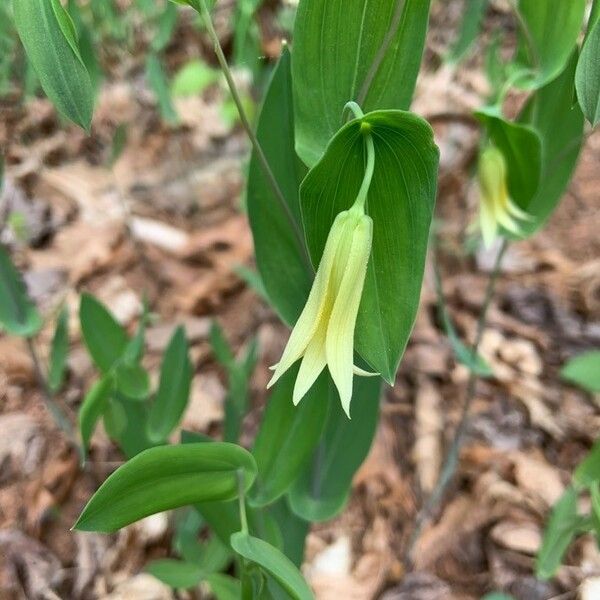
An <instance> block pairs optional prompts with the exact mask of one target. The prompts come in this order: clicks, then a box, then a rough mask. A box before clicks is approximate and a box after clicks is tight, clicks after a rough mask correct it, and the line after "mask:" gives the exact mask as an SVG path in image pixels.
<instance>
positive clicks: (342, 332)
mask: <svg viewBox="0 0 600 600" xmlns="http://www.w3.org/2000/svg"><path fill="white" fill-rule="evenodd" d="M363 131H365V132H366V143H367V149H368V159H367V168H366V172H365V178H364V180H363V184H362V186H361V189H360V191H359V194H358V197H357V199H356V202H355V203H354V205H353V206H352V207H351V208H350V209H349V210H344V211H342V212H341V213H339V214H338V215H337V216H336V218H335V220H334V222H333V225H332V226H331V230H330V231H329V235H328V236H327V242H326V243H325V249H324V251H323V256H322V257H321V262H320V263H319V267H318V269H317V274H316V276H315V280H314V282H313V286H312V289H311V290H310V294H309V296H308V300H307V302H306V305H305V306H304V309H303V310H302V313H301V315H300V317H299V318H298V321H297V322H296V325H295V326H294V329H293V330H292V333H291V335H290V339H289V340H288V343H287V345H286V347H285V350H284V351H283V355H282V356H281V360H280V361H279V363H277V365H275V366H274V367H272V368H273V369H274V370H275V372H274V374H273V377H272V378H271V381H269V384H268V386H267V387H271V386H272V385H273V384H274V383H275V382H276V381H277V380H278V379H279V378H280V377H281V376H282V375H283V374H284V373H285V372H286V371H287V370H288V369H289V368H290V367H291V366H292V365H293V364H294V363H295V362H296V361H297V360H299V359H302V363H301V365H300V370H299V371H298V376H297V378H296V384H295V386H294V393H293V401H294V404H296V405H297V404H298V403H299V402H300V400H302V398H303V397H304V395H305V394H306V392H308V390H309V389H310V388H311V387H312V385H313V383H314V382H315V380H316V379H317V377H318V376H319V375H320V374H321V372H322V371H323V369H324V368H325V366H327V367H328V368H329V373H330V374H331V377H332V379H333V382H334V384H335V386H336V388H337V390H338V393H339V396H340V400H341V403H342V408H343V409H344V411H345V413H346V414H347V415H348V418H350V401H351V399H352V383H353V376H354V374H357V375H363V376H369V375H377V373H368V372H366V371H363V370H362V369H359V368H358V367H355V366H354V329H355V326H356V317H357V315H358V307H359V305H360V299H361V296H362V292H363V287H364V283H365V276H366V273H367V264H368V262H369V256H370V254H371V243H372V239H373V221H372V219H371V217H369V216H368V215H367V214H365V209H364V205H365V201H366V197H367V192H368V189H369V185H370V183H371V178H372V175H373V168H374V160H375V159H374V156H375V151H374V146H373V141H372V138H371V136H370V135H369V134H368V132H369V131H370V128H364V129H363Z"/></svg>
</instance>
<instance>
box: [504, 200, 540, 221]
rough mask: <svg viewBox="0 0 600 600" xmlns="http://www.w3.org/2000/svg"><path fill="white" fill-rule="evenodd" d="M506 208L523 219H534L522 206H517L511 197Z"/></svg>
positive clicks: (514, 215)
mask: <svg viewBox="0 0 600 600" xmlns="http://www.w3.org/2000/svg"><path fill="white" fill-rule="evenodd" d="M506 208H507V210H508V212H509V213H510V214H511V215H512V216H513V217H516V218H517V219H521V220H523V221H533V217H532V216H531V215H530V214H529V213H526V212H525V211H524V210H523V209H522V208H520V207H519V206H517V205H516V204H515V203H514V202H513V201H512V200H511V199H510V198H509V199H508V202H507V204H506Z"/></svg>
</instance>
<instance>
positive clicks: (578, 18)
mask: <svg viewBox="0 0 600 600" xmlns="http://www.w3.org/2000/svg"><path fill="white" fill-rule="evenodd" d="M518 10H519V13H520V15H521V18H522V23H523V26H524V28H525V31H523V30H522V31H521V34H520V39H519V49H518V52H517V62H518V64H519V67H518V68H526V69H528V70H530V73H529V74H528V75H527V76H526V77H525V78H524V79H523V80H521V81H520V82H519V83H520V84H521V85H522V86H523V87H524V88H527V89H534V88H539V87H542V86H543V85H545V84H546V83H549V82H550V81H552V80H553V79H554V78H556V77H557V76H558V75H559V73H561V71H563V69H564V68H565V66H566V64H567V62H568V60H569V57H570V56H571V54H572V52H573V49H574V48H575V44H576V42H577V37H578V36H579V33H580V30H581V24H582V21H583V14H584V11H585V0H569V1H568V2H564V0H544V2H540V0H519V5H518Z"/></svg>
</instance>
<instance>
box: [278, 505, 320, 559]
mask: <svg viewBox="0 0 600 600" xmlns="http://www.w3.org/2000/svg"><path fill="white" fill-rule="evenodd" d="M269 512H270V514H271V515H272V516H273V518H274V519H275V520H276V521H277V524H278V525H279V529H280V530H281V531H283V532H285V535H284V536H283V552H284V554H285V555H286V556H287V557H288V558H289V559H290V560H291V561H292V562H293V563H294V564H295V565H296V566H297V567H298V568H300V566H301V565H302V562H303V561H304V546H305V543H306V536H307V535H308V531H309V529H310V523H309V522H308V521H305V520H304V519H301V518H300V517H298V516H297V515H296V514H294V513H293V512H292V510H291V508H290V506H289V502H288V499H287V497H284V498H281V499H280V500H278V501H277V502H275V504H273V506H271V507H270V508H269Z"/></svg>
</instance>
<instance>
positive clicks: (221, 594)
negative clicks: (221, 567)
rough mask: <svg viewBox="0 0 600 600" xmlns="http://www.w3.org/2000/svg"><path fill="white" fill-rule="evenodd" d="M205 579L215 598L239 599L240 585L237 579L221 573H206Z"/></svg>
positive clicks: (221, 599)
mask: <svg viewBox="0 0 600 600" xmlns="http://www.w3.org/2000/svg"><path fill="white" fill-rule="evenodd" d="M206 581H207V582H208V585H210V589H211V590H212V593H213V594H214V595H215V597H216V598H217V600H240V598H241V593H242V592H241V587H240V582H239V580H238V579H234V578H233V577H231V576H229V575H223V574H221V573H212V574H211V575H207V577H206Z"/></svg>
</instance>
